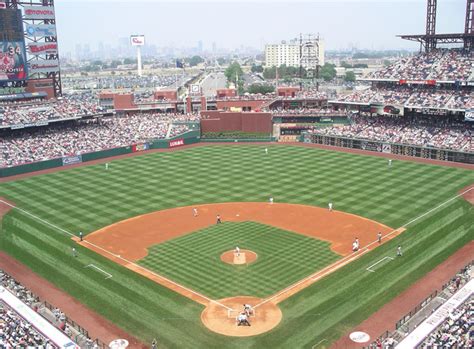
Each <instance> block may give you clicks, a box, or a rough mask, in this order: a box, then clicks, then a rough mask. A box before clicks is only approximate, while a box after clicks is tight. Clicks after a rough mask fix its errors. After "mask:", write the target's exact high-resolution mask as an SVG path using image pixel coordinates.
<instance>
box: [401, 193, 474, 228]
mask: <svg viewBox="0 0 474 349" xmlns="http://www.w3.org/2000/svg"><path fill="white" fill-rule="evenodd" d="M473 189H474V187H471V188H469V189H467V190H465V191H463V192H462V193H459V194H458V195H456V196H455V197H452V198H451V199H449V200H447V201H445V202H443V203H442V204H440V205H438V206H436V207H435V208H432V209H431V210H429V211H428V212H425V213H423V214H422V215H421V216H418V217H416V218H414V219H412V220H411V221H409V222H407V223H405V224H404V225H402V226H401V227H402V228H406V226H407V225H410V224H412V223H414V222H416V221H417V220H419V219H420V218H423V217H424V216H426V215H428V214H430V213H431V212H433V211H435V210H437V209H438V208H440V207H442V206H444V205H446V204H447V203H449V202H451V201H453V200H456V199H457V198H458V197H460V196H463V195H464V194H467V193H469V192H470V191H471V190H473Z"/></svg>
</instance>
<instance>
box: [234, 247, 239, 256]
mask: <svg viewBox="0 0 474 349" xmlns="http://www.w3.org/2000/svg"><path fill="white" fill-rule="evenodd" d="M235 254H236V255H237V257H238V256H240V248H239V246H236V247H235Z"/></svg>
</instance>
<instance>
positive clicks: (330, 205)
mask: <svg viewBox="0 0 474 349" xmlns="http://www.w3.org/2000/svg"><path fill="white" fill-rule="evenodd" d="M328 209H329V211H332V202H330V203H329V204H328Z"/></svg>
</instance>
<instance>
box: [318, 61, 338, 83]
mask: <svg viewBox="0 0 474 349" xmlns="http://www.w3.org/2000/svg"><path fill="white" fill-rule="evenodd" d="M319 74H320V76H321V78H322V79H324V81H331V80H332V79H334V78H335V77H336V66H335V65H334V64H331V63H325V64H324V65H323V66H322V67H321V69H320V71H319Z"/></svg>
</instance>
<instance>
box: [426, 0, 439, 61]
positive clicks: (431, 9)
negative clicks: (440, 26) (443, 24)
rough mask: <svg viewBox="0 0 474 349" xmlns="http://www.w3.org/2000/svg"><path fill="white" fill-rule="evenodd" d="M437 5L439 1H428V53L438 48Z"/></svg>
mask: <svg viewBox="0 0 474 349" xmlns="http://www.w3.org/2000/svg"><path fill="white" fill-rule="evenodd" d="M436 5H437V0H428V2H427V7H426V37H427V40H426V46H425V50H426V52H429V51H431V50H432V49H434V48H436V39H435V38H434V35H435V34H436Z"/></svg>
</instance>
